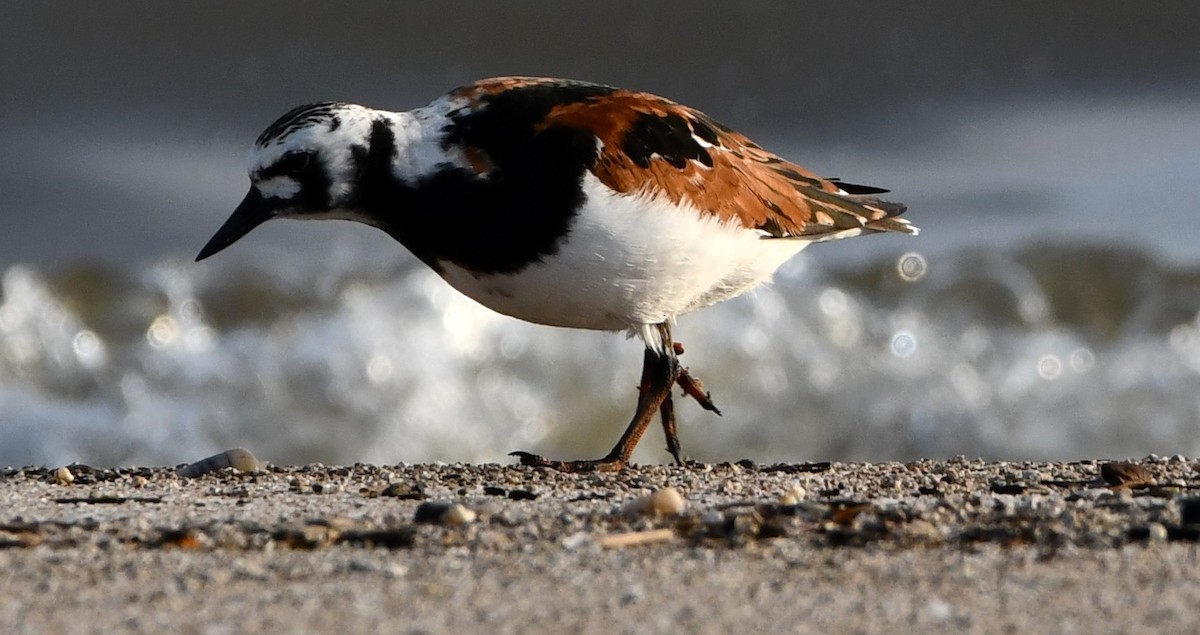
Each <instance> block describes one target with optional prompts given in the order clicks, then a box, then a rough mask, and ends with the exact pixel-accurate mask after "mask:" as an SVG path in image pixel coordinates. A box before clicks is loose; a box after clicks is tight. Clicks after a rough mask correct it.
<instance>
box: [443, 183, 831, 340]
mask: <svg viewBox="0 0 1200 635" xmlns="http://www.w3.org/2000/svg"><path fill="white" fill-rule="evenodd" d="M583 191H584V194H585V196H586V202H585V203H584V206H583V207H582V209H580V211H579V213H578V215H577V216H576V217H575V220H574V223H573V224H572V225H571V228H570V233H569V234H568V235H567V236H566V237H565V239H564V240H565V242H564V243H563V244H561V245H560V247H559V251H558V253H556V254H554V255H551V256H545V257H543V260H542V262H539V263H534V264H532V265H529V266H528V267H526V268H525V269H522V270H521V271H519V272H517V273H516V274H512V275H508V274H479V273H476V272H472V271H469V270H466V269H463V268H461V267H458V266H456V265H454V264H452V263H449V262H442V263H440V264H441V265H442V267H443V270H442V277H443V278H445V279H446V281H447V282H449V283H450V284H451V285H452V286H453V287H455V288H456V289H458V290H459V291H461V292H462V293H464V294H466V295H467V296H469V297H471V298H473V299H474V300H476V301H478V302H479V303H480V304H483V305H484V306H486V307H488V308H490V309H492V310H494V311H497V312H500V313H504V314H506V315H511V316H513V317H516V318H520V319H522V320H526V321H529V322H536V323H539V324H548V325H551V326H565V327H573V328H584V329H600V330H624V329H637V328H638V327H640V326H641V325H645V324H657V323H660V322H663V321H666V320H669V319H673V318H674V317H675V316H677V315H680V314H682V313H686V312H688V311H692V310H695V309H698V308H701V307H704V306H708V305H710V304H715V303H717V302H721V301H722V300H727V299H729V298H732V297H734V296H736V295H739V294H741V293H743V292H745V291H747V290H749V289H751V288H753V287H755V286H757V285H759V284H761V283H762V282H765V281H766V280H767V279H769V278H770V276H771V274H772V273H774V271H775V270H776V269H778V268H779V266H780V265H782V264H783V263H784V262H785V261H787V259H788V258H791V257H792V256H793V255H795V254H796V253H798V252H799V251H800V250H801V249H803V248H804V247H805V246H806V245H807V244H808V242H807V241H803V240H779V239H763V238H761V237H760V234H759V233H758V232H755V231H753V230H749V229H746V228H744V227H740V226H735V225H732V224H728V223H722V222H720V221H718V220H717V219H715V218H714V217H712V216H709V215H704V214H701V213H700V212H699V211H697V210H696V209H695V208H693V207H691V206H690V205H682V206H681V205H676V204H674V203H672V202H670V201H669V200H666V199H665V198H662V197H652V196H644V195H633V196H631V195H623V194H618V193H616V192H613V191H612V190H611V189H609V188H608V187H607V186H605V185H604V184H603V183H601V182H600V181H599V179H597V178H596V177H595V176H593V175H592V174H590V173H585V176H584V181H583Z"/></svg>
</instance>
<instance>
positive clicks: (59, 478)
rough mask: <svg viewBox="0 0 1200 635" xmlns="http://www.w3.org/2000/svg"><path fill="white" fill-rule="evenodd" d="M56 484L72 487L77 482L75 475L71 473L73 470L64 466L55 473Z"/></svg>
mask: <svg viewBox="0 0 1200 635" xmlns="http://www.w3.org/2000/svg"><path fill="white" fill-rule="evenodd" d="M54 482H55V483H58V484H59V485H70V484H71V483H74V482H75V475H74V474H72V473H71V468H69V467H66V466H63V467H60V468H58V469H57V470H55V471H54Z"/></svg>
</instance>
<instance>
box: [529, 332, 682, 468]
mask: <svg viewBox="0 0 1200 635" xmlns="http://www.w3.org/2000/svg"><path fill="white" fill-rule="evenodd" d="M659 329H660V332H661V333H662V336H663V338H664V342H663V343H664V344H665V346H664V348H665V351H664V352H662V353H659V352H658V351H655V350H652V349H649V348H647V349H646V353H645V356H644V357H643V359H642V383H641V387H640V389H639V390H638V404H637V411H636V412H635V413H634V415H633V419H631V420H630V421H629V425H628V426H627V427H626V428H625V433H624V434H622V435H621V439H620V440H619V441H617V444H616V445H615V446H613V449H612V450H611V451H609V453H608V455H607V456H605V457H604V458H601V459H593V460H588V461H556V460H552V459H545V458H542V457H541V456H538V455H536V454H530V453H529V452H513V453H512V455H511V456H516V457H518V458H520V460H521V465H529V466H534V467H548V468H552V469H556V470H559V471H562V472H594V471H601V472H616V471H619V470H620V469H621V468H623V467H625V465H626V464H628V463H629V457H630V455H632V454H633V448H634V447H636V446H637V443H638V441H640V440H641V439H642V435H644V434H645V433H646V428H647V427H649V425H650V422H651V421H652V420H653V419H654V413H655V412H658V411H660V410H661V411H662V412H663V427H664V429H665V430H666V433H667V445H668V449H671V448H674V449H673V450H672V451H671V453H672V455H673V456H675V459H676V461H677V462H678V461H679V454H678V453H679V440H678V439H677V438H676V437H675V419H674V415H673V412H674V409H673V407H672V405H671V404H670V399H671V388H672V387H673V386H674V385H675V383H676V382H677V381H679V377H680V375H681V374H682V373H683V369H682V368H681V367H680V366H679V360H678V359H677V358H676V357H675V349H674V347H673V346H672V345H671V331H670V329H669V328H668V327H667V325H665V324H663V325H659ZM668 420H669V421H670V423H669V424H668Z"/></svg>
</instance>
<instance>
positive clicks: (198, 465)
mask: <svg viewBox="0 0 1200 635" xmlns="http://www.w3.org/2000/svg"><path fill="white" fill-rule="evenodd" d="M227 467H231V468H233V469H235V470H237V471H239V472H253V471H254V470H257V469H258V468H260V467H262V463H261V462H260V461H259V460H258V459H257V458H256V457H255V456H254V454H253V453H251V452H250V450H247V449H245V448H234V449H232V450H226V451H224V452H221V453H220V454H214V455H212V456H210V457H207V458H203V459H200V460H199V461H196V462H195V463H192V464H191V465H188V466H185V467H182V468H180V469H179V475H180V476H182V477H184V478H196V477H198V476H204V475H205V474H210V473H212V472H217V471H220V470H223V469H225V468H227Z"/></svg>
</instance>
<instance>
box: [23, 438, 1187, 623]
mask: <svg viewBox="0 0 1200 635" xmlns="http://www.w3.org/2000/svg"><path fill="white" fill-rule="evenodd" d="M67 471H69V472H70V474H69V475H68V474H66V473H65V471H63V470H61V469H57V468H25V469H16V468H8V469H5V470H4V471H3V472H0V500H2V501H3V505H2V506H0V598H2V599H0V625H2V626H3V628H4V631H5V632H14V633H51V632H54V633H95V632H105V633H117V632H131V633H140V632H178V633H237V632H400V633H439V632H479V631H483V630H484V629H485V627H486V629H487V630H488V631H492V632H500V633H518V632H528V631H530V630H534V629H553V630H555V631H559V632H582V633H635V632H637V633H648V632H668V631H671V632H711V633H721V632H733V631H735V630H736V631H741V632H797V633H872V632H883V631H885V630H891V631H897V629H899V630H898V632H930V633H941V632H945V633H1009V632H1019V633H1036V632H1055V633H1074V632H1089V633H1104V632H1114V633H1115V632H1121V633H1141V632H1146V633H1150V632H1154V633H1183V632H1195V631H1196V629H1197V628H1198V627H1200V618H1198V617H1197V613H1196V609H1195V607H1196V606H1198V605H1200V584H1198V582H1200V568H1198V565H1200V553H1198V551H1197V539H1198V537H1200V497H1197V493H1196V492H1195V489H1196V488H1197V487H1200V472H1197V470H1196V462H1195V461H1194V460H1192V459H1186V458H1184V457H1149V458H1146V459H1142V460H1138V461H1134V462H1129V463H1124V462H1122V463H1109V462H1106V461H1082V462H1072V463H1032V462H1030V463H997V462H983V461H969V460H952V461H947V462H935V461H923V462H916V463H907V464H902V463H869V464H850V463H834V464H828V463H816V464H798V465H754V464H752V463H750V462H743V463H742V464H721V465H691V466H688V467H669V466H639V467H634V468H630V469H627V470H626V471H624V472H622V473H619V474H583V475H564V474H558V473H554V472H549V471H545V470H534V469H528V468H522V467H512V466H502V465H444V464H438V465H411V466H408V465H401V466H368V465H355V466H348V467H332V466H321V465H312V466H301V467H274V466H268V467H266V468H264V469H259V470H257V471H254V472H250V473H241V472H237V471H236V470H234V469H232V468H228V469H224V470H220V471H216V472H212V473H209V474H205V475H203V476H199V477H196V478H185V477H182V476H180V475H179V474H178V472H177V470H176V469H175V468H121V469H106V470H101V469H92V468H88V467H86V466H78V465H76V466H68V468H67Z"/></svg>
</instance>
